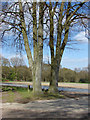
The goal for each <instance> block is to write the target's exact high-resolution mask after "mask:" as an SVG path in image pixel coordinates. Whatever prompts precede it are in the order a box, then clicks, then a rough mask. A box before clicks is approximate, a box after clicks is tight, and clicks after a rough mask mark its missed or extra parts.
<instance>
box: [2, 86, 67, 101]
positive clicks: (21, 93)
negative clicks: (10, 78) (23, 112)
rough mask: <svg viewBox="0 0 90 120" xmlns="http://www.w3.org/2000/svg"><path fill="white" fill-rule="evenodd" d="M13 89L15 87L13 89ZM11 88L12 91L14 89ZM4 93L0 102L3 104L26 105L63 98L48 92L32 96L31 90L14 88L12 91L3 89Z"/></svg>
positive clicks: (8, 88)
mask: <svg viewBox="0 0 90 120" xmlns="http://www.w3.org/2000/svg"><path fill="white" fill-rule="evenodd" d="M14 88H15V87H14ZM14 88H13V89H14ZM5 89H6V92H5V93H4V92H2V94H3V95H2V100H3V101H5V102H19V103H28V102H30V101H34V100H50V99H59V98H65V97H64V95H61V94H59V93H58V94H53V93H52V94H51V93H48V92H43V93H42V94H40V95H37V96H36V95H34V94H33V92H32V90H30V91H28V90H27V89H26V88H15V89H14V90H13V91H12V90H11V89H10V87H7V88H5Z"/></svg>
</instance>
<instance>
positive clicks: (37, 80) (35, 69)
mask: <svg viewBox="0 0 90 120" xmlns="http://www.w3.org/2000/svg"><path fill="white" fill-rule="evenodd" d="M19 8H20V19H21V20H20V21H21V25H22V27H21V29H22V34H23V39H24V45H25V50H26V53H27V57H28V62H29V65H30V67H31V69H32V80H33V93H34V95H40V93H41V91H42V89H41V60H40V57H41V56H40V55H39V54H40V46H39V44H38V43H37V42H38V41H37V18H36V2H33V49H34V52H33V53H34V60H33V59H32V54H31V50H30V48H29V42H28V36H27V32H26V25H25V20H24V13H23V7H22V2H21V0H19ZM41 53H42V52H41Z"/></svg>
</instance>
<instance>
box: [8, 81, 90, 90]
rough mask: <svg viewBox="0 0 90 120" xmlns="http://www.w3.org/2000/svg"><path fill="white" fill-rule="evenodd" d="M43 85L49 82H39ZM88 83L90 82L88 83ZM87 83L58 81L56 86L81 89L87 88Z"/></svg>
mask: <svg viewBox="0 0 90 120" xmlns="http://www.w3.org/2000/svg"><path fill="white" fill-rule="evenodd" d="M9 83H14V84H17V83H18V84H25V85H32V82H15V81H14V82H11V81H10V82H9ZM41 84H42V85H43V86H49V82H42V83H41ZM89 85H90V84H89ZM89 85H88V84H86V83H85V84H84V83H82V84H81V83H63V82H59V83H58V86H59V87H71V88H81V89H88V88H89Z"/></svg>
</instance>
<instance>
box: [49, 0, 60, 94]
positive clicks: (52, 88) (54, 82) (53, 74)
mask: <svg viewBox="0 0 90 120" xmlns="http://www.w3.org/2000/svg"><path fill="white" fill-rule="evenodd" d="M49 14H50V42H49V46H50V52H51V79H50V87H49V92H50V93H54V92H57V91H58V89H57V87H58V82H57V78H56V67H55V66H56V63H55V59H54V38H53V34H54V24H53V17H54V11H52V4H51V2H50V7H49Z"/></svg>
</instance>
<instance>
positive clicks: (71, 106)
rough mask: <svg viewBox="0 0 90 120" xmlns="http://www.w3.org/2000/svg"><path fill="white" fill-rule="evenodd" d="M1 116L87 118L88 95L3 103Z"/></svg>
mask: <svg viewBox="0 0 90 120" xmlns="http://www.w3.org/2000/svg"><path fill="white" fill-rule="evenodd" d="M2 107H3V108H2V116H3V118H80V119H82V118H85V120H87V118H88V97H82V98H80V99H78V100H77V99H72V98H66V99H57V100H37V101H33V102H29V103H27V104H20V103H3V104H2Z"/></svg>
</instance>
